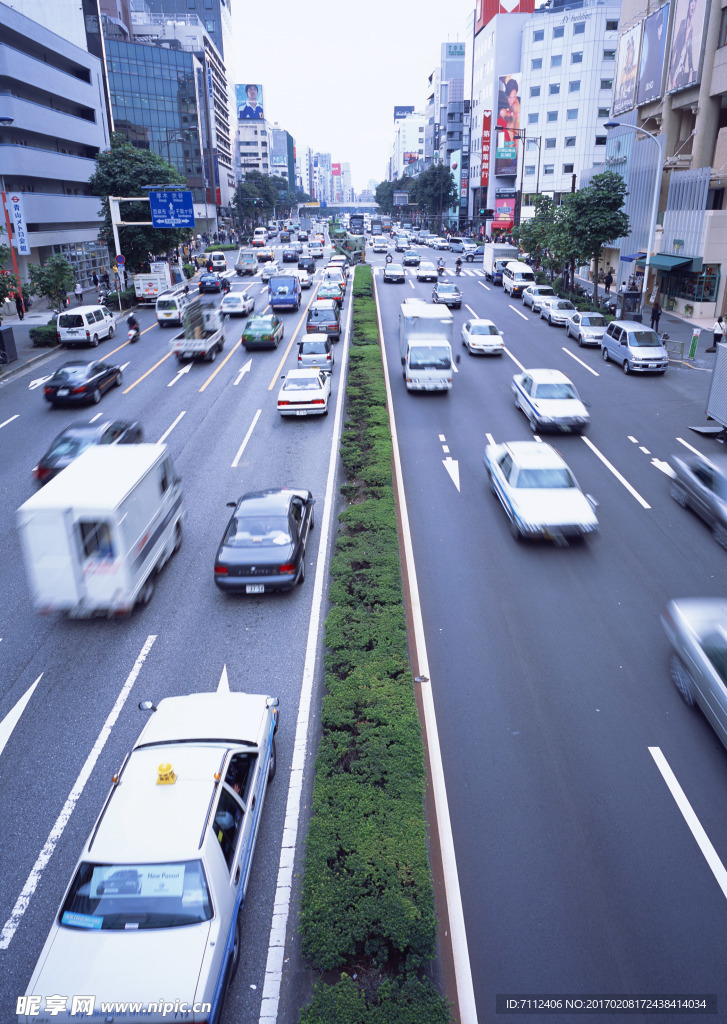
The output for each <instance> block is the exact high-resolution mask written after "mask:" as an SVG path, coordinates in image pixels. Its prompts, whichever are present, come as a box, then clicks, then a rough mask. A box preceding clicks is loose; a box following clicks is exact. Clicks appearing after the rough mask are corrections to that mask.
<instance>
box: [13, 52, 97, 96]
mask: <svg viewBox="0 0 727 1024" xmlns="http://www.w3.org/2000/svg"><path fill="white" fill-rule="evenodd" d="M0 77H3V78H5V77H7V78H10V79H15V81H17V82H23V83H24V84H26V85H31V86H35V87H36V88H38V89H43V90H44V91H45V92H48V93H50V94H51V95H55V96H63V98H64V99H67V100H70V102H71V103H81V104H83V105H84V106H87V107H94V106H95V104H96V99H97V98H96V93H95V89H94V86H93V85H92V84H91V83H90V82H84V81H83V79H81V78H77V77H76V76H75V75H70V74H66V73H65V72H63V71H61V70H60V69H59V68H56V67H53V65H52V64H46V63H45V61H42V60H37V59H36V58H35V57H29V56H28V54H27V53H22V52H21V51H20V50H16V49H14V48H13V47H12V46H8V45H7V44H0Z"/></svg>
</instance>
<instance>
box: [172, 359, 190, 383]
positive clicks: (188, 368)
mask: <svg viewBox="0 0 727 1024" xmlns="http://www.w3.org/2000/svg"><path fill="white" fill-rule="evenodd" d="M191 369H192V364H191V363H187V365H186V366H183V367H182V369H181V370H179V371H178V372H177V376H176V377H174V378H173V379H172V380H170V381H169V383H168V384H167V387H168V388H170V387H171V386H172V384H176V383H177V381H178V380H179V378H180V377H181V376H182V374H183V373H189V371H190V370H191Z"/></svg>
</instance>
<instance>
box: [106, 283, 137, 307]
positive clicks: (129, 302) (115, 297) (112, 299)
mask: <svg viewBox="0 0 727 1024" xmlns="http://www.w3.org/2000/svg"><path fill="white" fill-rule="evenodd" d="M106 305H107V306H108V307H109V309H110V308H111V307H112V306H116V307H118V305H119V293H118V292H109V294H108V296H107V297H106ZM135 305H136V292H135V291H134V289H133V288H125V289H124V291H122V293H121V308H122V309H131V307H132V306H135Z"/></svg>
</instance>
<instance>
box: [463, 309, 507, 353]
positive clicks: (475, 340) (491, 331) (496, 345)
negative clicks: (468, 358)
mask: <svg viewBox="0 0 727 1024" xmlns="http://www.w3.org/2000/svg"><path fill="white" fill-rule="evenodd" d="M462 344H463V345H464V347H465V348H466V349H467V351H468V352H471V353H473V354H474V353H480V354H482V355H493V356H501V355H502V353H503V352H504V350H505V348H504V343H503V340H502V334H501V333H500V331H499V330H498V329H497V327H495V325H494V324H493V322H492V320H484V319H481V318H477V319H472V320H467V321H466V322H465V323H464V324H463V325H462Z"/></svg>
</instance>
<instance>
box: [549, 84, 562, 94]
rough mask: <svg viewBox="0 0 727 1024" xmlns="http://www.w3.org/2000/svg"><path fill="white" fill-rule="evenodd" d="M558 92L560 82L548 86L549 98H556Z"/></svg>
mask: <svg viewBox="0 0 727 1024" xmlns="http://www.w3.org/2000/svg"><path fill="white" fill-rule="evenodd" d="M559 92H560V82H551V83H550V85H549V86H548V93H549V94H550V95H551V96H557V95H558V93H559Z"/></svg>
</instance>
